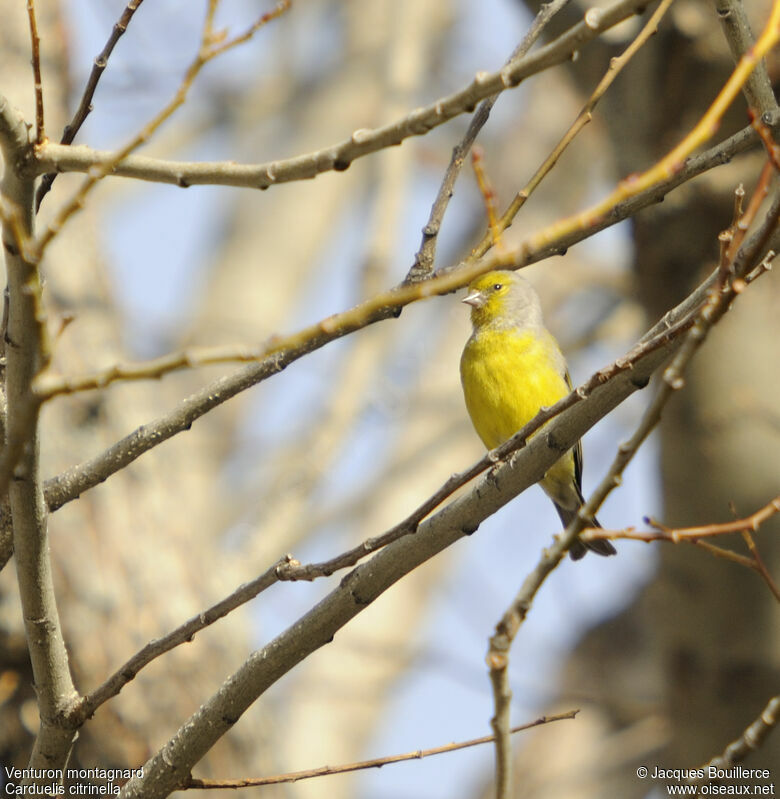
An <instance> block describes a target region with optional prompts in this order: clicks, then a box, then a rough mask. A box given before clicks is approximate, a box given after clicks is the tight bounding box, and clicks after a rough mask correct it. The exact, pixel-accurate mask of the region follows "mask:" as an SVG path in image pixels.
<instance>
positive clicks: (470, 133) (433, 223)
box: [406, 0, 569, 283]
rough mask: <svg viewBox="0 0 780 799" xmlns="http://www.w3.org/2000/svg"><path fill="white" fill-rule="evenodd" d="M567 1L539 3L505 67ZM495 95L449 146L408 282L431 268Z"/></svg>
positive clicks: (521, 55) (512, 61) (513, 60)
mask: <svg viewBox="0 0 780 799" xmlns="http://www.w3.org/2000/svg"><path fill="white" fill-rule="evenodd" d="M568 3H569V0H552V1H551V2H549V3H542V6H541V8H540V9H539V12H538V13H537V15H536V17H535V18H534V21H533V23H532V24H531V27H530V28H529V30H528V33H526V35H525V36H524V37H523V40H522V41H521V42H520V44H519V45H518V46H517V47H516V48H515V49H514V51H513V52H512V55H510V56H509V58H508V60H507V62H506V64H505V67H508V66H511V65H512V64H513V63H514V62H515V61H517V60H518V59H520V58H522V57H523V56H524V55H525V54H526V53H527V52H528V51H529V50H530V49H531V47H532V46H533V45H534V43H535V42H536V40H537V39H538V38H539V36H540V35H541V33H542V31H543V30H544V29H545V28H546V27H547V25H548V23H549V22H550V20H551V19H552V18H553V17H554V16H555V15H556V14H557V13H558V12H559V11H560V10H561V9H562V8H564V7H565V6H566V5H567V4H568ZM498 97H499V95H498V94H493V95H491V96H490V97H487V98H486V99H485V100H483V101H482V102H481V103H480V106H479V108H478V109H477V111H476V113H475V114H474V116H473V117H472V119H471V122H470V123H469V126H468V129H467V130H466V133H465V134H464V136H463V138H462V139H461V140H460V141H459V142H458V144H457V145H456V146H455V147H454V148H453V150H452V156H451V157H450V163H449V165H448V166H447V171H446V172H445V173H444V178H443V179H442V182H441V185H440V186H439V191H438V193H437V195H436V199H435V200H434V202H433V206H432V207H431V213H430V215H429V217H428V221H427V222H426V223H425V226H424V227H423V230H422V234H423V235H422V241H421V243H420V249H419V250H418V251H417V254H416V255H415V257H414V263H413V264H412V267H411V269H410V270H409V274H408V275H407V276H406V280H407V281H408V282H410V283H415V282H417V281H419V280H422V279H424V278H426V277H429V276H430V275H431V273H432V272H433V263H434V260H435V257H436V244H437V242H438V238H439V231H440V229H441V223H442V220H443V219H444V214H445V213H446V211H447V207H448V206H449V203H450V198H451V197H452V195H453V192H454V190H455V182H456V181H457V179H458V175H459V174H460V170H461V168H462V167H463V162H464V160H465V158H466V156H467V155H468V152H469V150H470V149H471V147H472V145H473V144H474V142H475V141H476V138H477V136H478V135H479V132H480V131H481V130H482V128H483V127H484V125H485V123H486V122H487V121H488V118H489V117H490V112H491V111H492V110H493V106H494V105H495V104H496V100H497V99H498Z"/></svg>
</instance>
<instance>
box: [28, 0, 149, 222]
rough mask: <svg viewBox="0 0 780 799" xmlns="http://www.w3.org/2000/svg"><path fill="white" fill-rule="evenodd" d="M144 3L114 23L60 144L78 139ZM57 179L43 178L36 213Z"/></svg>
mask: <svg viewBox="0 0 780 799" xmlns="http://www.w3.org/2000/svg"><path fill="white" fill-rule="evenodd" d="M143 1H144V0H130V2H129V3H128V4H127V6H125V9H124V11H123V12H122V16H120V17H119V19H118V20H117V22H115V23H114V27H113V28H112V29H111V35H110V36H109V37H108V41H107V42H106V44H105V46H104V47H103V49H102V50H101V51H100V53H99V54H98V55H97V56H96V58H95V60H94V62H93V64H92V71H91V72H90V73H89V78H88V80H87V85H86V86H85V87H84V93H83V94H82V96H81V102H80V103H79V107H78V108H77V109H76V113H75V114H74V115H73V119H71V121H70V122H69V123H68V124H67V125H65V129H64V130H63V132H62V138H61V139H60V144H70V143H71V142H72V141H73V140H74V139H75V138H76V134H77V133H78V132H79V130H80V129H81V126H82V125H83V124H84V121H85V120H86V118H87V116H89V114H90V113H91V111H92V98H93V97H94V96H95V90H96V89H97V86H98V83H99V82H100V78H101V77H102V76H103V72H105V69H106V66H107V64H108V59H109V58H110V57H111V53H112V52H113V51H114V47H115V46H116V43H117V42H118V41H119V39H120V38H121V37H122V36H123V35H124V34H125V32H126V31H127V26H128V25H129V24H130V20H131V19H132V18H133V14H135V12H136V10H137V9H138V7H139V6H140V5H141V3H143ZM40 143H41V142H40V141H39V142H38V144H40ZM56 177H57V173H56V172H48V173H47V174H45V175H44V176H43V179H42V180H41V183H40V185H39V186H38V190H37V191H36V193H35V210H36V212H37V211H38V209H39V208H40V207H41V203H42V202H43V198H44V197H45V196H46V195H47V194H48V192H49V190H50V189H51V187H52V184H53V183H54V180H55V178H56Z"/></svg>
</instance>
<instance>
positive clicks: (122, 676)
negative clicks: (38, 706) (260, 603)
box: [69, 555, 297, 726]
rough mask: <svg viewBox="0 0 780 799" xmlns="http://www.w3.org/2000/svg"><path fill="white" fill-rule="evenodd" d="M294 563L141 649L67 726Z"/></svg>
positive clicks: (288, 560)
mask: <svg viewBox="0 0 780 799" xmlns="http://www.w3.org/2000/svg"><path fill="white" fill-rule="evenodd" d="M296 564H297V561H295V560H293V559H292V557H291V556H289V555H288V556H287V557H284V558H280V559H279V560H278V561H277V562H276V563H274V564H273V566H271V568H269V569H267V570H266V571H265V572H263V574H261V575H260V576H259V577H257V578H255V579H254V580H252V581H251V582H249V583H245V584H244V585H241V586H239V587H238V588H237V589H236V590H235V591H234V592H233V593H232V594H230V595H229V596H227V597H225V599H223V600H221V601H220V602H217V604H216V605H212V606H211V607H210V608H209V609H208V610H205V611H203V612H202V613H198V615H197V616H193V617H192V618H191V619H189V621H186V622H185V623H184V624H182V625H180V626H179V627H177V628H176V629H175V630H173V631H172V632H170V633H168V635H165V636H163V637H162V638H157V639H155V640H154V641H150V642H149V643H148V644H147V645H146V646H145V647H144V648H143V649H141V650H139V651H138V652H136V654H135V655H133V656H132V657H131V658H130V659H129V660H128V661H127V662H125V663H124V664H123V665H122V666H120V667H119V669H117V670H116V671H115V672H114V673H113V674H112V675H111V676H110V677H109V678H108V679H107V680H105V681H104V682H103V684H102V685H100V686H98V688H96V689H95V690H94V691H92V692H91V693H90V694H87V695H86V696H84V697H82V698H81V700H80V701H79V703H78V704H77V705H74V706H73V708H72V709H71V713H70V716H69V720H70V722H71V723H72V724H73V725H74V726H81V725H82V724H83V723H84V722H85V721H86V720H87V719H88V718H91V716H92V715H93V714H94V713H95V711H96V710H97V709H98V708H99V707H100V706H101V705H102V704H103V703H104V702H107V701H108V700H109V699H111V698H112V697H114V696H116V695H117V694H118V693H119V692H120V691H121V690H122V689H123V688H124V687H125V685H127V683H129V682H130V681H131V680H134V679H135V678H136V676H137V675H138V672H139V671H141V669H142V668H144V666H147V665H148V664H149V663H151V662H152V661H153V660H156V659H157V658H158V657H160V656H161V655H164V654H165V653H166V652H170V651H171V649H175V648H176V647H177V646H180V645H181V644H186V643H189V642H190V641H192V639H193V638H194V637H195V635H196V633H199V632H200V631H201V630H203V629H205V628H206V627H208V626H210V625H211V624H214V622H216V621H219V619H221V618H224V617H225V616H227V615H228V613H230V612H231V611H233V610H235V609H236V608H238V607H240V606H241V605H244V604H246V603H247V602H249V601H250V600H252V599H254V598H255V597H256V596H257V595H258V594H261V593H262V592H263V591H265V590H266V589H267V588H270V587H271V586H272V585H273V584H274V583H276V582H278V581H279V580H281V579H284V577H283V575H284V573H285V570H286V569H288V568H290V567H294V566H295V565H296Z"/></svg>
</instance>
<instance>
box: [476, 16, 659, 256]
mask: <svg viewBox="0 0 780 799" xmlns="http://www.w3.org/2000/svg"><path fill="white" fill-rule="evenodd" d="M673 2H674V0H663V1H662V2H661V4H660V5H659V6H658V8H657V9H656V10H655V11H654V12H653V14H652V16H651V17H650V19H648V21H647V22H646V23H645V25H644V26H643V27H642V29H641V30H640V31H639V33H638V34H637V35H636V37H635V38H634V40H633V41H632V42H631V44H630V45H629V46H628V47H627V48H626V49H625V50H624V51H623V53H621V54H620V55H619V56H617V57H616V58H612V59H610V62H609V68H608V69H607V71H606V73H605V74H604V77H603V78H602V79H601V80H600V81H599V84H598V86H596V88H595V89H594V91H593V94H591V96H590V97H589V98H588V101H587V102H586V103H585V105H584V106H583V107H582V110H581V111H580V112H579V114H577V118H576V119H575V120H574V122H573V123H572V124H571V126H570V127H569V129H568V130H567V131H566V133H565V134H564V135H563V137H562V138H561V140H560V141H559V142H558V144H556V145H555V147H554V148H553V150H552V152H551V153H550V154H549V155H548V156H547V158H546V159H545V160H544V162H543V163H542V165H541V166H540V167H539V168H538V169H537V170H536V172H535V173H534V175H533V177H532V178H531V179H530V180H529V181H528V183H527V184H526V185H525V186H524V187H523V189H521V191H519V192H518V193H517V194H516V195H515V197H514V199H513V200H512V202H511V203H510V204H509V206H508V207H507V209H506V211H504V213H503V214H502V215H501V219H500V220H499V221H498V224H497V229H498V233H502V232H503V231H505V230H506V229H507V228H508V227H509V226H510V225H511V224H512V221H513V220H514V218H515V216H517V213H518V211H519V210H520V209H521V208H522V207H523V205H525V202H526V200H527V199H528V198H529V197H530V196H531V194H532V193H533V192H534V191H535V190H536V189H537V188H538V186H539V184H540V183H541V182H542V181H543V180H544V178H545V177H546V176H547V175H548V174H549V172H550V170H552V168H553V167H554V166H555V164H556V163H558V159H559V158H560V157H561V155H562V154H563V152H564V150H565V149H566V148H567V147H568V146H569V145H570V144H571V143H572V141H574V139H575V137H576V136H577V134H578V133H579V132H580V131H581V130H582V129H583V128H584V127H585V125H587V124H588V123H589V122H590V121H591V119H592V118H593V111H594V109H595V108H596V106H597V105H598V103H599V101H600V100H601V98H602V97H603V96H604V95H605V94H606V92H607V89H609V87H610V86H611V85H612V83H613V82H614V80H615V78H617V76H618V75H619V74H620V73H621V71H622V70H623V68H624V67H625V66H626V65H627V64H628V62H629V61H630V60H631V59H632V58H633V57H634V55H635V54H636V53H637V52H638V51H639V49H640V48H641V47H642V45H644V44H645V42H647V40H648V39H649V38H650V37H651V36H653V35H654V34H655V33H656V32H657V30H658V25H659V23H660V21H661V19H662V18H663V16H664V14H666V12H667V11H668V9H669V6H671V4H672V3H673ZM494 237H495V231H493V230H488V231H487V232H486V233H485V235H484V236H483V238H482V241H480V243H479V244H478V245H477V246H476V247H475V248H474V249H473V250H472V253H471V258H479V257H481V256H482V255H484V254H485V253H486V252H487V251H488V249H490V247H491V246H493V239H494Z"/></svg>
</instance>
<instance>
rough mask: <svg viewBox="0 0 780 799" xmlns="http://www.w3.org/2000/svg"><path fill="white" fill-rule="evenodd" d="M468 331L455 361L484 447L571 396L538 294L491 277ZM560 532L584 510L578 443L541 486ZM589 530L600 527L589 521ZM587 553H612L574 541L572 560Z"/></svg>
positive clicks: (475, 286)
mask: <svg viewBox="0 0 780 799" xmlns="http://www.w3.org/2000/svg"><path fill="white" fill-rule="evenodd" d="M463 302H465V303H466V304H467V305H470V306H471V323H472V325H473V327H474V330H473V332H472V334H471V338H469V340H468V341H467V342H466V347H465V348H464V350H463V355H462V356H461V359H460V378H461V382H462V383H463V395H464V397H465V399H466V408H467V409H468V412H469V416H470V417H471V421H472V423H473V424H474V428H475V429H476V431H477V434H478V435H479V437H480V438H481V439H482V442H483V443H484V445H485V446H486V447H487V448H488V449H494V448H495V447H497V446H498V445H499V444H503V443H504V441H506V440H507V439H509V438H511V437H512V436H513V435H514V434H515V433H516V432H517V431H518V430H519V429H520V428H521V427H523V426H524V425H525V424H527V423H528V422H530V421H531V419H533V418H534V416H536V414H537V413H538V412H539V410H540V409H541V408H542V407H543V406H545V407H549V406H550V405H554V404H555V403H556V402H558V400H560V399H562V398H563V397H565V396H566V395H567V394H569V392H570V391H571V380H570V379H569V372H568V370H567V368H566V361H565V360H564V357H563V355H562V353H561V350H560V348H559V347H558V342H557V341H556V340H555V339H554V338H553V336H552V334H551V333H550V332H549V331H548V330H547V329H546V328H545V327H544V323H543V321H542V308H541V305H540V303H539V296H538V295H537V293H536V292H535V291H534V289H533V288H532V287H531V285H530V284H529V283H528V282H527V281H526V280H525V279H524V278H522V277H520V275H517V274H515V273H514V272H504V271H500V272H499V271H496V272H489V273H488V274H486V275H482V276H481V277H479V278H477V279H476V280H475V281H474V282H473V283H472V284H471V285H470V286H469V291H468V295H467V296H466V297H465V298H464V300H463ZM539 485H541V487H542V488H543V489H544V491H545V493H546V494H547V496H548V497H550V499H551V500H552V501H553V503H554V504H555V508H556V510H557V511H558V515H559V516H560V517H561V521H562V522H563V524H564V526H568V524H569V522H570V521H571V520H572V519H573V518H574V517H575V516H576V514H577V511H578V510H579V508H580V507H581V506H582V504H583V502H584V500H583V498H582V444H581V443H580V442H578V443H577V445H576V446H575V447H574V449H573V450H570V451H569V452H567V453H566V454H565V455H563V456H562V457H561V459H560V460H559V461H558V462H557V463H555V464H554V465H553V466H552V467H551V468H550V469H549V470H548V471H547V473H546V474H545V476H544V477H543V478H542V479H541V481H540V482H539ZM590 523H591V525H592V526H593V527H600V526H601V525H600V524H599V523H598V521H597V520H596V519H595V518H593V519H591V520H590ZM588 549H590V550H593V552H597V553H598V554H599V555H614V554H615V547H613V546H612V544H611V543H610V542H609V541H587V542H585V541H575V543H574V544H573V545H572V547H571V549H570V550H569V554H570V555H571V557H572V559H573V560H578V559H579V558H581V557H582V556H583V555H584V554H585V552H586V551H587V550H588Z"/></svg>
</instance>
